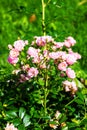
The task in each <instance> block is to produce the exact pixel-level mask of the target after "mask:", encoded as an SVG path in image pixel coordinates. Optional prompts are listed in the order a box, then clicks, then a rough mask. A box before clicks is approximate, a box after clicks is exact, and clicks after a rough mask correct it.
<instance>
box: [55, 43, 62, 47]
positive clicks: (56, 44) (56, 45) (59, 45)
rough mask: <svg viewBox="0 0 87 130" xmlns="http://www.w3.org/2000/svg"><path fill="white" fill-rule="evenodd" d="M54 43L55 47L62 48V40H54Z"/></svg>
mask: <svg viewBox="0 0 87 130" xmlns="http://www.w3.org/2000/svg"><path fill="white" fill-rule="evenodd" d="M54 45H55V47H56V48H62V47H63V43H62V42H54Z"/></svg>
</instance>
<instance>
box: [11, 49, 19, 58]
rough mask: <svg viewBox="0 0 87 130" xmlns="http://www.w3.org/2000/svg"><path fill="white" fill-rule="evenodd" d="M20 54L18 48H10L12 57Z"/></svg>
mask: <svg viewBox="0 0 87 130" xmlns="http://www.w3.org/2000/svg"><path fill="white" fill-rule="evenodd" d="M18 56H19V51H18V50H16V49H14V48H13V49H12V50H10V57H12V58H17V57H18Z"/></svg>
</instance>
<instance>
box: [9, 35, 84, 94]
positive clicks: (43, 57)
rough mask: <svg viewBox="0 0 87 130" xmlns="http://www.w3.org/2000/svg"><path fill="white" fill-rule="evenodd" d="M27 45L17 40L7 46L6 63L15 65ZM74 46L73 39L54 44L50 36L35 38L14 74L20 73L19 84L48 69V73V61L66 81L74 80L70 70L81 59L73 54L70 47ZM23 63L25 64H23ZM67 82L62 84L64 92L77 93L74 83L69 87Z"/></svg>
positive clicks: (75, 53) (76, 54) (69, 38)
mask: <svg viewBox="0 0 87 130" xmlns="http://www.w3.org/2000/svg"><path fill="white" fill-rule="evenodd" d="M27 44H28V42H27V41H23V40H18V41H16V42H14V45H13V46H11V45H9V49H10V54H9V57H8V62H9V63H10V64H16V63H18V60H19V55H21V53H20V52H21V51H23V50H24V47H25V46H26V45H27ZM75 44H76V41H75V39H74V38H73V37H71V36H69V37H68V38H66V39H65V40H64V42H56V41H55V40H54V39H53V38H52V37H51V36H39V37H37V36H35V37H34V40H33V41H32V43H31V46H30V47H28V49H27V51H26V57H25V59H24V60H22V61H21V59H20V61H21V62H20V68H18V70H15V71H14V72H15V73H16V74H17V72H18V73H19V72H20V82H24V81H26V80H29V79H31V78H33V77H36V76H37V75H38V74H39V73H40V72H41V71H42V69H48V71H50V69H51V65H50V61H52V62H53V65H54V66H55V67H56V69H57V70H59V71H60V73H61V76H66V77H68V79H72V80H73V79H74V78H75V77H76V75H75V72H74V70H72V69H71V67H70V66H72V65H73V64H74V63H76V62H77V60H78V59H80V58H81V55H80V54H78V53H77V52H73V51H72V49H71V47H72V46H74V45H75ZM24 61H25V62H24ZM66 82H67V81H65V83H64V82H63V85H64V88H65V91H66V92H67V91H71V93H72V94H75V92H76V91H77V88H76V85H75V83H73V82H71V83H70V85H69V83H68V87H67V83H66Z"/></svg>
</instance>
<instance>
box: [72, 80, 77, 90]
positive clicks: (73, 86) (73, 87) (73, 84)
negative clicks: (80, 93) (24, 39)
mask: <svg viewBox="0 0 87 130" xmlns="http://www.w3.org/2000/svg"><path fill="white" fill-rule="evenodd" d="M71 86H72V92H73V93H75V92H76V91H77V90H78V88H77V86H76V83H75V82H74V81H72V82H71Z"/></svg>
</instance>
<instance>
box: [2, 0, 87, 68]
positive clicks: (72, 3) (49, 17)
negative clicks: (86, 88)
mask: <svg viewBox="0 0 87 130" xmlns="http://www.w3.org/2000/svg"><path fill="white" fill-rule="evenodd" d="M47 1H48V0H45V2H47ZM41 17H42V8H41V0H26V1H24V0H0V67H1V68H8V67H9V64H8V62H7V57H8V47H7V46H8V44H13V42H14V41H15V40H17V39H18V37H20V38H21V39H27V40H29V42H31V40H32V39H33V36H35V35H37V36H39V35H42V25H41ZM45 23H46V29H47V35H52V36H53V37H54V38H55V39H56V40H58V41H63V40H64V39H65V37H67V36H70V35H71V36H73V37H74V38H75V39H76V41H77V44H76V45H75V47H74V48H73V49H74V51H78V52H79V53H80V54H81V55H82V59H81V60H80V67H81V69H84V70H86V68H87V0H51V2H50V3H49V5H48V6H47V8H46V20H45Z"/></svg>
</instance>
